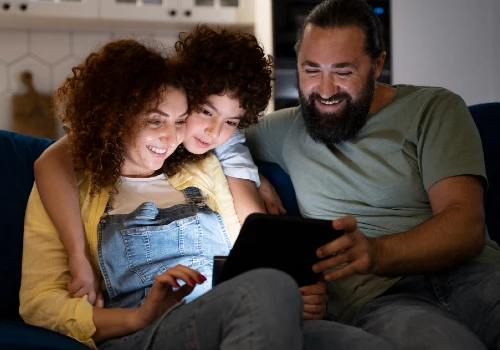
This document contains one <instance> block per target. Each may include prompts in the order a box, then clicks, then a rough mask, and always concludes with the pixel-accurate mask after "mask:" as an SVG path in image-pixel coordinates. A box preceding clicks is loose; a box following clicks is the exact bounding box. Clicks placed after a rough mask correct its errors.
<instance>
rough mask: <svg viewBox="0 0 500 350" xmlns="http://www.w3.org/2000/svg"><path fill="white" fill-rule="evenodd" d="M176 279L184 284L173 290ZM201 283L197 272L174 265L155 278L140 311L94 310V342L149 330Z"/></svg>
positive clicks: (202, 280) (203, 278)
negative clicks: (155, 321) (145, 329)
mask: <svg viewBox="0 0 500 350" xmlns="http://www.w3.org/2000/svg"><path fill="white" fill-rule="evenodd" d="M178 279H179V280H183V281H184V282H185V283H186V284H184V285H183V286H182V287H180V288H178V289H175V290H174V289H173V287H179V284H178V283H177V280H178ZM205 281H206V278H205V276H203V275H201V274H200V273H199V272H198V271H195V270H192V269H190V268H188V267H186V266H182V265H177V266H174V267H172V268H169V269H168V270H166V271H165V272H164V273H162V274H161V275H157V276H156V278H155V280H154V282H153V286H152V287H151V291H150V292H149V294H148V296H147V297H146V300H145V301H144V303H143V304H142V305H141V307H139V308H133V309H118V308H114V309H106V308H99V307H94V309H93V312H94V313H93V319H94V324H95V327H96V332H95V333H94V335H93V339H94V341H95V342H100V341H103V340H106V339H110V338H117V337H122V336H125V335H128V334H131V333H134V332H136V331H138V330H140V329H143V328H145V327H147V326H149V325H150V324H151V323H152V322H153V321H154V320H156V319H157V318H158V317H160V316H162V315H163V314H164V313H165V312H167V311H168V310H169V309H171V308H172V307H174V306H175V305H176V304H178V303H179V302H180V301H181V300H182V299H184V297H186V296H187V295H189V294H190V293H191V292H192V291H193V289H194V288H195V287H196V285H197V284H202V283H204V282H205Z"/></svg>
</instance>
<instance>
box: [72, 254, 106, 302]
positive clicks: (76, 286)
mask: <svg viewBox="0 0 500 350" xmlns="http://www.w3.org/2000/svg"><path fill="white" fill-rule="evenodd" d="M68 263H69V271H70V273H71V279H70V280H69V282H68V291H69V293H70V294H71V296H72V297H74V298H81V297H83V296H84V295H87V296H88V301H89V303H90V304H91V305H95V306H102V304H103V297H102V293H101V292H100V290H99V283H98V279H97V276H95V274H94V270H93V269H92V265H91V264H90V261H89V259H88V257H87V256H86V255H74V256H70V257H69V259H68Z"/></svg>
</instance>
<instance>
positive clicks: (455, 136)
mask: <svg viewBox="0 0 500 350" xmlns="http://www.w3.org/2000/svg"><path fill="white" fill-rule="evenodd" d="M420 116H421V117H420V118H419V125H418V126H417V129H418V130H417V135H418V143H417V152H418V159H419V167H420V173H421V176H422V180H423V183H424V187H425V189H426V190H427V191H428V190H429V189H430V188H431V187H432V186H433V185H434V184H435V183H437V182H438V181H440V180H442V179H445V178H447V177H452V176H458V175H475V176H479V177H481V178H483V179H484V183H485V185H487V180H486V169H485V165H484V157H483V148H482V145H481V139H480V136H479V132H478V130H477V127H476V124H475V123H474V120H473V119H472V116H471V115H470V112H469V109H468V108H467V105H466V104H465V102H464V101H463V100H462V98H461V97H460V96H458V95H456V94H454V93H452V92H451V91H448V90H445V89H441V90H438V91H437V92H436V93H435V94H433V95H432V96H431V97H430V98H429V99H428V101H427V102H426V103H425V104H424V106H423V107H422V110H421V113H420Z"/></svg>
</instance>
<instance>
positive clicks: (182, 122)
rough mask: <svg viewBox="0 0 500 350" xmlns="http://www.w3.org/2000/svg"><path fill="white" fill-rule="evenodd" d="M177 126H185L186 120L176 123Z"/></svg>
mask: <svg viewBox="0 0 500 350" xmlns="http://www.w3.org/2000/svg"><path fill="white" fill-rule="evenodd" d="M175 124H177V125H184V124H186V119H182V120H178V121H176V122H175Z"/></svg>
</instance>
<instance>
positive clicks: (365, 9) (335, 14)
mask: <svg viewBox="0 0 500 350" xmlns="http://www.w3.org/2000/svg"><path fill="white" fill-rule="evenodd" d="M308 24H312V25H314V26H316V27H319V28H325V29H326V28H335V27H337V28H343V27H349V26H356V27H360V28H361V29H362V30H363V32H364V33H365V52H366V53H367V55H368V56H370V58H371V60H372V62H375V60H376V59H377V58H378V57H379V56H380V54H381V53H382V52H384V51H385V45H384V40H383V37H382V35H383V27H382V23H381V22H380V20H379V18H378V17H377V15H376V14H375V12H374V11H373V8H372V7H371V6H370V5H368V4H367V3H366V1H365V0H325V1H323V2H322V3H320V4H318V5H317V6H316V7H315V8H314V9H313V10H312V11H311V12H310V13H309V15H308V16H307V18H306V19H305V21H304V24H303V25H302V28H301V29H300V33H299V36H298V39H297V43H296V44H295V52H297V53H298V52H299V49H300V45H301V43H302V37H303V36H304V30H305V28H306V26H307V25H308Z"/></svg>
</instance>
